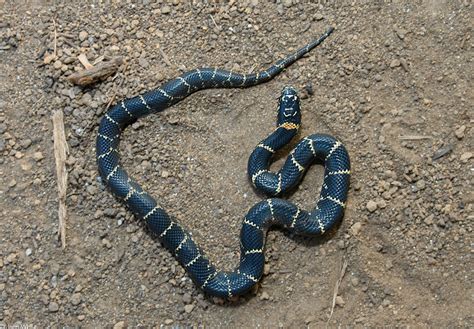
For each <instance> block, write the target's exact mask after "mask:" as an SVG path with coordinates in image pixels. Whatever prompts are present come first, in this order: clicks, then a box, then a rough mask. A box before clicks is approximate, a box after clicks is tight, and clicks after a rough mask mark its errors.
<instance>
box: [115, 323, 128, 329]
mask: <svg viewBox="0 0 474 329" xmlns="http://www.w3.org/2000/svg"><path fill="white" fill-rule="evenodd" d="M125 328H127V324H126V323H125V321H119V322H117V323H116V324H114V329H125Z"/></svg>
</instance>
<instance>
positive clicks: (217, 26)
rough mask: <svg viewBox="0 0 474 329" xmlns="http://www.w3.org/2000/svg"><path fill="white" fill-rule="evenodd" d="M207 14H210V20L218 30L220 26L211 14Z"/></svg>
mask: <svg viewBox="0 0 474 329" xmlns="http://www.w3.org/2000/svg"><path fill="white" fill-rule="evenodd" d="M209 16H211V19H212V22H213V23H214V25H215V27H216V29H217V30H219V31H220V30H221V28H220V27H219V25H217V23H216V21H215V20H214V17H213V16H212V15H209Z"/></svg>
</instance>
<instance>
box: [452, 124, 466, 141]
mask: <svg viewBox="0 0 474 329" xmlns="http://www.w3.org/2000/svg"><path fill="white" fill-rule="evenodd" d="M465 132H466V126H465V125H462V126H461V127H459V128H458V129H456V130H455V131H454V134H455V135H456V137H457V138H458V139H463V138H464V133H465Z"/></svg>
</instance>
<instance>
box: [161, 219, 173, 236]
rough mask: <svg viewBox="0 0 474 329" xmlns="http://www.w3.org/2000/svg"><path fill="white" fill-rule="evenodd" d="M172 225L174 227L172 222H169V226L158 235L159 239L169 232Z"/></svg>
mask: <svg viewBox="0 0 474 329" xmlns="http://www.w3.org/2000/svg"><path fill="white" fill-rule="evenodd" d="M173 225H174V222H170V225H168V227H167V228H166V229H165V230H164V231H163V232H162V233H161V234H160V238H162V237H164V236H165V235H166V233H168V231H169V230H171V228H172V227H173Z"/></svg>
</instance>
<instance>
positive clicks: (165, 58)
mask: <svg viewBox="0 0 474 329" xmlns="http://www.w3.org/2000/svg"><path fill="white" fill-rule="evenodd" d="M159 51H160V54H161V56H162V57H163V60H164V61H165V63H166V65H168V66H169V67H173V64H171V62H170V59H169V58H168V55H166V54H165V52H164V51H163V49H161V48H160V49H159Z"/></svg>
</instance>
